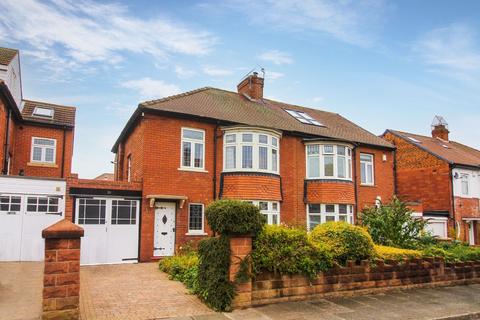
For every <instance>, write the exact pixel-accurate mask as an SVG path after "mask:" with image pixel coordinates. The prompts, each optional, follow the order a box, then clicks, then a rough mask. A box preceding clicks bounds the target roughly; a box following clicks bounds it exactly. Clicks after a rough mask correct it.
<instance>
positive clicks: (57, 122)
mask: <svg viewBox="0 0 480 320" xmlns="http://www.w3.org/2000/svg"><path fill="white" fill-rule="evenodd" d="M19 59H20V58H19V52H18V50H14V49H7V48H0V141H1V148H0V166H1V176H0V248H2V250H0V261H10V260H13V261H17V260H41V259H43V253H42V251H43V249H42V248H43V240H42V238H41V237H40V233H41V230H42V229H43V228H45V227H47V226H48V225H50V224H52V223H53V222H55V221H57V220H59V219H61V218H62V217H64V216H65V192H66V180H65V178H67V177H69V176H70V175H71V164H72V155H73V135H74V127H75V108H74V107H67V106H60V105H55V104H50V103H45V102H38V101H30V100H24V99H23V97H22V90H21V74H20V62H19V61H20V60H19Z"/></svg>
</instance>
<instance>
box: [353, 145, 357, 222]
mask: <svg viewBox="0 0 480 320" xmlns="http://www.w3.org/2000/svg"><path fill="white" fill-rule="evenodd" d="M352 175H353V188H354V193H355V221H354V223H355V224H356V223H357V221H358V187H357V183H358V182H357V145H354V146H353V149H352Z"/></svg>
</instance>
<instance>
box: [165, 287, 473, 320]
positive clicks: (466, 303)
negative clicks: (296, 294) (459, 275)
mask: <svg viewBox="0 0 480 320" xmlns="http://www.w3.org/2000/svg"><path fill="white" fill-rule="evenodd" d="M187 319H194V320H237V319H238V320H254V319H255V320H256V319H258V320H270V319H278V320H300V319H305V320H310V319H311V320H313V319H315V320H323V319H325V320H326V319H328V320H346V319H355V320H362V319H365V320H367V319H368V320H372V319H378V320H383V319H385V320H392V319H402V320H406V319H415V320H421V319H438V320H439V319H444V320H447V319H448V320H461V319H462V320H463V319H469V320H470V319H480V285H478V284H476V285H469V286H455V287H441V288H429V289H412V290H398V291H393V292H389V293H385V294H375V295H364V296H357V297H348V298H329V299H315V300H312V301H301V302H285V303H278V304H271V305H267V306H262V307H257V308H249V309H244V310H236V311H234V312H231V313H216V314H213V315H200V316H193V317H176V318H170V320H187Z"/></svg>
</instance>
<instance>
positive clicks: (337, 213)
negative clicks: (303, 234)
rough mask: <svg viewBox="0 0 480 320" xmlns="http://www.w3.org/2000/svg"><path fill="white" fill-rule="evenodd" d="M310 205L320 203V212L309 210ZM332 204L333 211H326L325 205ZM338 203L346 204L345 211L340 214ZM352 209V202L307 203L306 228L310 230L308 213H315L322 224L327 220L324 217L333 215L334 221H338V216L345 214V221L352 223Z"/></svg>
mask: <svg viewBox="0 0 480 320" xmlns="http://www.w3.org/2000/svg"><path fill="white" fill-rule="evenodd" d="M310 205H320V212H310ZM331 205H332V206H334V211H333V212H327V210H326V207H327V206H331ZM340 205H346V206H347V213H342V214H340V209H339V208H340ZM353 211H354V207H353V204H345V203H308V204H307V209H306V212H307V230H309V231H312V230H310V215H315V216H319V217H320V224H323V223H325V222H327V220H326V217H327V216H329V217H333V218H334V221H340V216H341V215H342V216H346V217H347V221H346V222H347V223H349V224H354V220H353Z"/></svg>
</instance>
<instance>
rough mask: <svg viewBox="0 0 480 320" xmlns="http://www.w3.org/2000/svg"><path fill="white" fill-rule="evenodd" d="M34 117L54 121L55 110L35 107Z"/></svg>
mask: <svg viewBox="0 0 480 320" xmlns="http://www.w3.org/2000/svg"><path fill="white" fill-rule="evenodd" d="M32 115H33V116H36V117H42V118H49V119H52V118H53V109H48V108H42V107H35V109H33V113H32Z"/></svg>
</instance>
